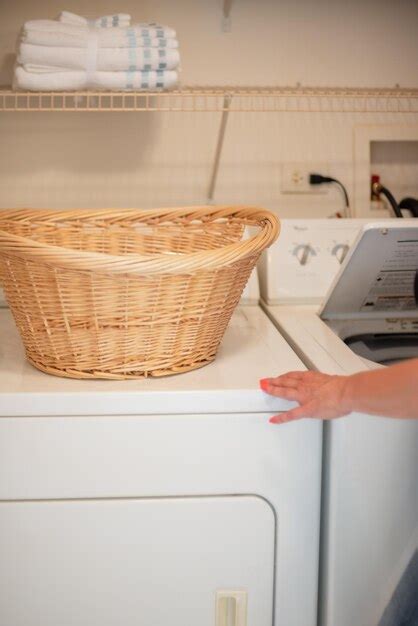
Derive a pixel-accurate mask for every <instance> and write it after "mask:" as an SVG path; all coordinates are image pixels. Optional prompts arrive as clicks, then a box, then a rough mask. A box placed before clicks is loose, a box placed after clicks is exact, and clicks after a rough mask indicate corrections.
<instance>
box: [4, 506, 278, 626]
mask: <svg viewBox="0 0 418 626" xmlns="http://www.w3.org/2000/svg"><path fill="white" fill-rule="evenodd" d="M275 524H276V520H275V516H274V513H273V511H272V509H271V508H270V506H269V505H268V503H267V502H265V501H264V500H263V499H261V498H258V497H253V496H236V497H234V496H227V497H201V498H200V497H196V498H195V497H190V498H155V499H153V498H150V499H113V500H110V499H109V500H107V499H103V500H62V501H32V502H3V503H1V504H0V588H1V594H0V624H5V625H6V624H7V626H39V624H42V626H57V625H58V624H59V626H74V624H77V626H138V625H141V626H168V625H170V626H189V625H190V626H191V625H196V626H214V624H216V626H247V625H248V626H251V625H256V626H272V621H273V583H274V559H275V539H274V538H275Z"/></svg>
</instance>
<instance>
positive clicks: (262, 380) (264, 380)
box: [260, 378, 269, 389]
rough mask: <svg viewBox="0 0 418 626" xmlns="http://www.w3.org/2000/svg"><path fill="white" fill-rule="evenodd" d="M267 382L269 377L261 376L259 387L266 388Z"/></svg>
mask: <svg viewBox="0 0 418 626" xmlns="http://www.w3.org/2000/svg"><path fill="white" fill-rule="evenodd" d="M268 384H269V379H268V378H262V379H261V380H260V387H261V389H267V387H268Z"/></svg>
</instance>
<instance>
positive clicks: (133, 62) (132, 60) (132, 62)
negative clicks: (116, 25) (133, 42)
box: [128, 47, 137, 70]
mask: <svg viewBox="0 0 418 626" xmlns="http://www.w3.org/2000/svg"><path fill="white" fill-rule="evenodd" d="M136 51H137V49H136V48H133V47H131V48H128V58H129V69H134V70H135V69H136V66H137V58H136Z"/></svg>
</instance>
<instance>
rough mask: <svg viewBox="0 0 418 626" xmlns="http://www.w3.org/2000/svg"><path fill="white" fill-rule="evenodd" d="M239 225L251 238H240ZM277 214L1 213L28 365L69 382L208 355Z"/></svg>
mask: <svg viewBox="0 0 418 626" xmlns="http://www.w3.org/2000/svg"><path fill="white" fill-rule="evenodd" d="M246 226H252V227H257V233H256V234H254V235H252V236H250V237H249V238H247V239H242V237H243V233H244V228H245V227H246ZM278 233H279V222H278V219H277V218H276V216H275V215H273V214H272V213H270V212H269V211H266V210H264V209H259V208H253V207H229V206H218V207H189V208H178V209H152V210H132V209H123V210H110V209H104V210H93V211H92V210H71V211H68V210H61V211H54V210H0V280H1V282H2V285H3V287H4V290H5V294H6V298H7V300H8V303H9V305H10V308H11V310H12V313H13V316H14V319H15V321H16V324H17V326H18V328H19V331H20V334H21V337H22V340H23V343H24V346H25V350H26V355H27V358H28V359H29V361H30V362H31V363H32V364H33V365H34V366H35V367H37V368H39V369H40V370H43V371H44V372H48V373H49V374H55V375H58V376H68V377H71V378H112V379H126V378H139V377H143V376H164V375H168V374H176V373H180V372H186V371H188V370H192V369H195V368H198V367H201V366H203V365H205V364H207V363H209V362H210V361H212V360H213V359H214V358H215V355H216V351H217V349H218V346H219V343H220V341H221V339H222V336H223V334H224V332H225V329H226V326H227V324H228V321H229V319H230V317H231V315H232V313H233V311H234V308H235V307H236V305H237V303H238V301H239V298H240V296H241V293H242V291H243V289H244V287H245V284H246V282H247V280H248V278H249V276H250V273H251V271H252V269H253V268H254V265H255V263H256V262H257V259H258V257H259V255H260V253H261V252H262V250H263V249H264V248H266V247H267V246H269V245H270V244H271V243H272V242H273V241H274V240H275V239H276V237H277V236H278Z"/></svg>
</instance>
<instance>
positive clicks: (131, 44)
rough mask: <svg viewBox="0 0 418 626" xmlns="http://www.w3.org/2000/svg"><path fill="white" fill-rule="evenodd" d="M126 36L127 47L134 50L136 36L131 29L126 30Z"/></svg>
mask: <svg viewBox="0 0 418 626" xmlns="http://www.w3.org/2000/svg"><path fill="white" fill-rule="evenodd" d="M126 36H127V38H128V46H129V48H136V35H135V31H134V29H133V28H128V29H127V30H126Z"/></svg>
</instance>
